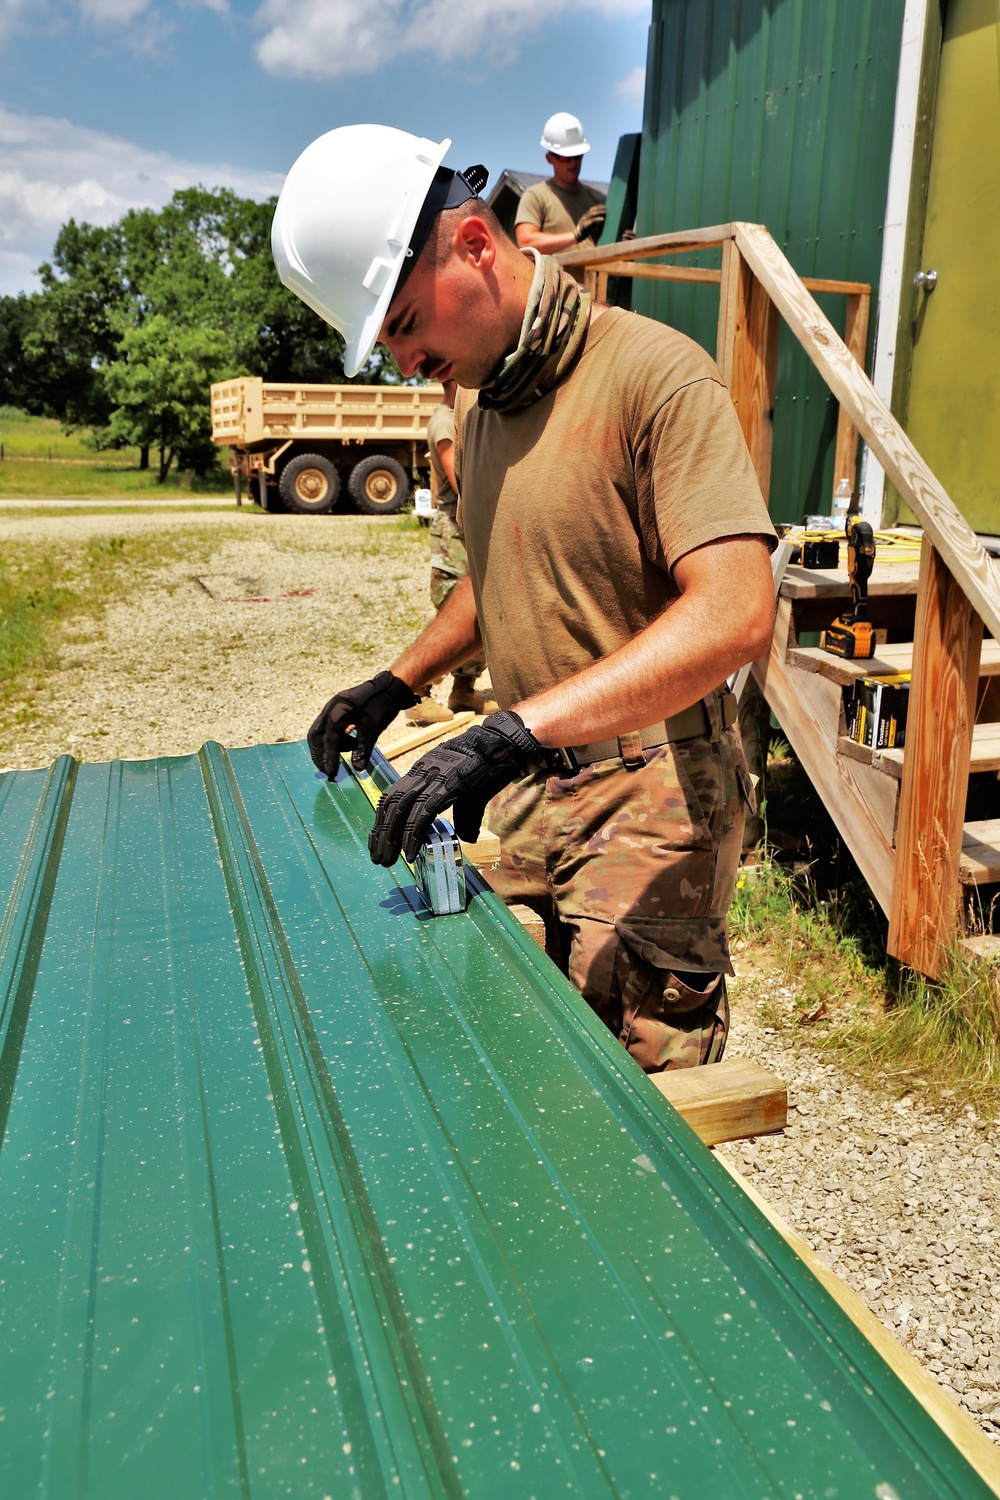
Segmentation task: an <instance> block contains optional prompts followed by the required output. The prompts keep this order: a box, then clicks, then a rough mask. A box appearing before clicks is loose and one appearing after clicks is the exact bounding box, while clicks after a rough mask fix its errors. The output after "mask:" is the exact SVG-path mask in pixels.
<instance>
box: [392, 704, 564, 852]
mask: <svg viewBox="0 0 1000 1500" xmlns="http://www.w3.org/2000/svg"><path fill="white" fill-rule="evenodd" d="M549 754H551V752H549V751H546V750H545V749H544V748H543V746H541V745H540V744H539V743H538V741H537V740H536V739H535V737H534V735H533V734H531V733H530V732H529V731H528V730H527V729H525V727H524V724H523V722H522V721H521V719H520V718H519V717H518V715H517V714H512V713H508V712H507V711H506V710H505V709H501V710H500V712H499V713H495V714H490V716H489V718H487V719H484V720H483V722H482V723H481V724H474V725H473V726H472V728H471V729H467V730H466V731H465V733H464V734H459V735H456V736H455V738H454V739H453V740H449V741H448V742H447V744H444V745H439V746H437V748H436V749H434V750H429V751H428V753H427V754H426V755H424V756H422V757H421V758H420V760H418V761H417V763H416V765H415V766H413V768H412V769H411V770H409V771H407V773H406V775H405V776H401V777H400V779H399V780H398V781H397V782H396V784H395V786H392V787H390V788H389V790H388V791H387V792H384V793H383V795H382V800H381V802H380V803H379V805H378V810H377V812H376V814H375V826H374V828H373V829H372V831H371V835H370V837H369V839H368V852H369V853H370V854H371V857H372V861H373V863H374V864H376V865H385V866H386V867H387V868H388V866H389V865H394V864H395V863H396V860H397V859H398V858H399V851H400V849H402V851H403V853H404V854H405V855H406V858H407V859H408V860H411V861H412V860H413V859H415V858H416V855H417V851H418V849H419V848H420V846H421V844H422V843H423V842H424V840H425V839H426V837H427V835H428V833H429V832H430V826H431V824H432V823H433V822H434V819H435V818H436V817H437V815H438V813H440V812H443V811H444V809H445V808H446V807H451V809H452V812H453V816H454V819H455V832H456V833H457V834H458V836H459V838H460V839H464V840H465V841H466V842H467V843H474V842H475V840H476V839H477V838H478V836H479V826H480V824H481V823H482V821H483V813H484V812H485V811H486V804H487V802H489V800H490V798H491V797H495V796H496V794H497V792H500V791H502V790H503V788H504V787H505V786H508V785H509V784H510V782H512V781H516V779H517V778H518V777H519V776H525V775H527V773H528V772H529V771H530V770H531V769H532V767H533V766H537V765H541V764H543V763H544V762H545V760H546V757H547V756H548V755H549Z"/></svg>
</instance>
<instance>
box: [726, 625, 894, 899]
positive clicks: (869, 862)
mask: <svg viewBox="0 0 1000 1500" xmlns="http://www.w3.org/2000/svg"><path fill="white" fill-rule="evenodd" d="M791 611H792V604H791V601H790V600H789V599H785V598H781V599H779V601H778V613H777V618H776V620H775V625H774V633H773V635H772V638H771V649H770V652H769V654H768V656H767V658H766V660H765V659H762V660H761V661H757V662H755V663H754V667H753V672H754V678H755V679H756V681H757V684H758V686H759V687H760V690H761V692H762V693H763V694H764V697H765V698H766V699H767V702H768V704H769V705H770V707H771V708H772V709H773V710H774V713H775V716H776V717H777V720H778V722H779V724H780V725H781V728H782V732H783V733H784V734H785V735H786V736H787V738H788V741H789V743H790V744H791V746H792V749H793V750H794V751H795V754H796V755H797V756H798V758H799V760H800V762H801V764H802V766H803V768H804V770H805V772H806V774H807V775H808V776H809V778H810V780H811V781H812V783H813V786H814V787H815V788H816V790H817V792H818V793H819V795H820V797H821V798H822V799H823V805H824V806H825V807H826V809H827V811H828V812H829V814H830V816H831V817H832V819H833V821H834V823H835V824H836V825H837V828H838V830H839V832H840V834H841V836H842V838H843V839H844V842H845V843H846V844H847V847H848V849H850V851H851V854H852V855H853V857H854V859H855V861H856V862H857V865H858V868H859V869H860V871H861V873H862V875H863V876H864V878H865V879H866V880H867V882H868V884H869V886H870V887H871V890H872V894H873V895H874V897H875V899H876V900H877V901H878V903H879V905H880V906H881V908H882V910H883V911H885V912H888V910H889V905H890V902H891V899H892V879H893V866H894V862H895V855H894V851H893V836H894V833H895V824H896V811H897V805H898V800H899V782H898V781H896V780H895V778H894V777H891V776H886V775H885V774H884V773H883V772H882V771H879V770H876V769H875V768H874V767H872V766H869V765H864V764H863V763H862V762H860V761H855V760H849V759H847V758H846V757H845V756H842V755H840V754H838V751H837V740H838V737H839V734H840V730H841V718H842V706H843V694H842V689H841V688H840V687H839V686H838V685H837V684H836V683H834V682H831V681H830V680H829V679H828V678H826V677H822V676H820V675H819V674H818V673H812V672H802V671H800V670H798V669H796V668H795V667H792V666H790V665H789V664H788V663H787V662H786V659H785V657H786V650H787V644H788V642H789V639H790V638H791V640H792V641H794V633H793V626H792V617H791Z"/></svg>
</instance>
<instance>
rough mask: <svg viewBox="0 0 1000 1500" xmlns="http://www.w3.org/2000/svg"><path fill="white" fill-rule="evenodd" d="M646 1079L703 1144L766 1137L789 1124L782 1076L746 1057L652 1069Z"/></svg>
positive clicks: (786, 1091)
mask: <svg viewBox="0 0 1000 1500" xmlns="http://www.w3.org/2000/svg"><path fill="white" fill-rule="evenodd" d="M650 1082H651V1083H653V1084H655V1085H656V1087H657V1088H658V1089H659V1091H660V1093H661V1094H662V1095H663V1096H664V1098H666V1099H669V1100H670V1102H671V1104H672V1105H673V1106H674V1109H676V1111H677V1113H678V1114H679V1115H680V1116H681V1118H682V1119H684V1120H686V1121H687V1123H688V1124H689V1125H690V1126H691V1129H692V1130H693V1131H694V1132H695V1133H696V1134H697V1135H699V1136H700V1137H701V1139H702V1140H703V1141H704V1142H705V1144H706V1146H716V1145H718V1144H719V1143H720V1142H721V1141H739V1140H746V1139H747V1138H748V1137H749V1136H753V1135H768V1134H769V1133H770V1132H771V1131H774V1130H784V1128H785V1125H786V1124H787V1123H788V1089H787V1087H786V1085H785V1083H784V1080H783V1079H781V1078H779V1077H778V1075H777V1074H776V1073H769V1072H768V1070H767V1069H766V1068H762V1067H760V1065H759V1064H758V1063H755V1062H751V1061H750V1060H749V1059H748V1058H745V1057H734V1058H729V1059H726V1060H725V1061H723V1062H720V1063H712V1064H711V1065H710V1066H709V1067H705V1068H673V1069H671V1070H670V1071H669V1072H667V1073H651V1074H650Z"/></svg>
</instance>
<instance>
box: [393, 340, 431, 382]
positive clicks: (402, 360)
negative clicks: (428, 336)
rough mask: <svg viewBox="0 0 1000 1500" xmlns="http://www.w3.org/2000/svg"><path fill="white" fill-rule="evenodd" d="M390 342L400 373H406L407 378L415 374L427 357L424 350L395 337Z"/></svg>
mask: <svg viewBox="0 0 1000 1500" xmlns="http://www.w3.org/2000/svg"><path fill="white" fill-rule="evenodd" d="M388 343H389V350H390V353H391V354H392V357H393V359H394V360H395V361H396V363H397V365H398V366H399V372H400V374H401V375H404V376H405V377H406V378H407V379H409V378H410V376H411V375H415V374H416V373H417V371H418V370H419V369H420V366H421V365H422V364H423V362H424V360H425V359H426V358H427V355H426V354H425V353H424V351H423V350H422V349H418V348H416V347H415V346H413V345H406V344H403V343H400V342H399V341H398V340H395V339H392V340H389V341H388Z"/></svg>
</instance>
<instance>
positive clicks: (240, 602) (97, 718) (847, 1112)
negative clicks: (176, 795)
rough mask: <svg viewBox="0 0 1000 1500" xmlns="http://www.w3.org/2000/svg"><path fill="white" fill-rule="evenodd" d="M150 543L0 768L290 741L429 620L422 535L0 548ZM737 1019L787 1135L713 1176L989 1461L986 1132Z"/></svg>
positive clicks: (992, 1417)
mask: <svg viewBox="0 0 1000 1500" xmlns="http://www.w3.org/2000/svg"><path fill="white" fill-rule="evenodd" d="M165 526H169V527H170V528H171V529H172V530H173V529H175V528H178V527H184V528H186V531H185V541H186V543H187V542H188V541H189V543H190V545H189V547H187V546H186V550H185V556H184V559H183V560H181V561H176V562H171V563H169V564H167V565H166V566H165V567H164V568H163V569H162V571H161V572H160V573H158V574H157V575H156V576H155V577H153V578H152V579H151V580H150V581H149V582H148V584H147V585H146V586H145V587H143V588H142V589H141V590H139V591H137V592H136V593H135V594H133V595H132V596H130V597H128V598H127V599H124V600H122V601H121V602H119V603H117V604H115V605H114V606H113V607H112V608H111V609H110V610H109V611H108V612H107V614H106V616H105V619H104V621H103V623H102V624H101V626H100V627H99V628H97V629H96V630H95V629H94V628H92V627H88V628H86V629H84V628H80V629H77V630H75V631H74V632H72V633H71V634H70V635H69V637H68V638H67V640H66V642H65V645H64V648H63V650H62V653H61V659H60V662H59V665H58V667H57V668H56V669H55V670H54V671H52V672H51V673H50V674H49V675H48V677H47V679H46V680H45V683H44V685H43V688H42V690H41V691H40V692H39V694H38V695H37V699H36V701H35V702H34V703H33V704H32V705H31V706H30V707H28V708H25V709H24V710H23V711H22V714H21V717H20V719H19V722H18V725H17V728H16V729H8V731H6V732H5V735H4V737H3V739H2V740H0V766H10V767H29V766H42V765H47V764H49V762H50V761H51V760H52V759H53V758H54V757H55V756H56V755H57V754H59V753H60V752H62V751H67V750H68V751H71V752H72V753H74V754H76V755H77V756H79V757H80V758H81V759H83V760H108V759H118V758H142V757H147V756H156V755H166V754H181V753H188V752H191V751H194V750H197V749H198V748H199V746H200V745H201V744H202V743H203V742H204V741H205V740H206V739H217V740H219V741H221V742H222V743H223V744H227V745H246V744H253V743H259V742H262V741H275V740H281V739H290V740H292V739H299V738H301V737H302V736H303V735H304V733H305V730H306V728H307V727H308V725H309V723H310V721H311V719H312V718H313V716H314V715H315V713H316V711H317V710H318V708H319V707H320V706H321V705H322V703H323V702H324V701H325V700H326V698H327V697H329V696H330V694H331V693H332V692H333V691H334V690H335V689H336V688H337V687H339V686H342V685H345V684H346V683H348V682H355V681H359V680H360V679H362V678H364V677H366V676H369V675H370V674H371V673H372V672H374V671H376V670H378V669H379V668H380V667H381V666H384V665H386V664H387V663H388V662H389V661H390V660H391V659H392V658H393V656H394V655H395V654H397V653H398V651H399V650H400V649H401V648H402V647H403V646H404V645H405V644H406V642H407V641H408V640H409V639H411V638H412V636H413V635H414V634H415V632H416V630H417V628H418V627H419V625H420V623H421V622H422V621H423V620H424V619H426V618H428V617H429V613H430V609H429V605H428V602H427V548H428V543H427V534H426V532H417V531H406V530H401V529H400V528H399V526H398V525H397V523H396V522H395V521H393V520H375V521H372V520H368V519H365V518H360V517H349V516H345V517H332V518H330V517H315V518H313V517H308V518H307V517H280V516H270V517H248V516H240V515H238V514H236V513H235V512H234V513H231V514H219V515H217V516H213V517H212V519H211V520H210V521H209V520H208V518H206V517H205V516H201V517H198V516H192V515H182V514H180V513H179V512H178V513H177V514H171V515H169V516H166V515H164V514H159V515H156V514H150V515H120V516H113V517H108V516H84V515H67V516H65V517H61V518H59V519H54V520H52V519H50V520H42V519H31V518H29V517H26V516H25V517H20V516H17V517H16V518H15V517H14V516H13V515H12V514H11V513H10V512H7V513H5V514H3V515H0V536H2V537H3V538H4V539H6V540H8V541H10V542H11V543H13V542H15V541H16V540H17V539H18V538H25V539H30V540H33V541H37V540H48V541H49V542H51V544H52V545H54V546H55V545H59V546H65V545H74V544H76V545H79V544H81V543H82V542H84V541H85V540H86V539H87V538H89V537H92V536H109V537H110V536H118V537H122V536H124V537H126V539H127V538H128V536H129V535H131V534H133V533H135V532H136V531H138V530H139V529H141V528H150V527H161V528H162V527H165ZM394 732H395V733H401V732H404V726H403V725H402V723H399V725H398V728H395V731H394ZM393 737H394V735H393ZM758 968H759V965H758ZM760 982H761V981H760V977H759V974H758V977H757V983H758V984H759V983H760ZM763 982H764V983H765V984H766V983H768V982H772V983H773V981H768V980H767V978H766V959H765V978H764V981H763ZM754 993H759V991H757V992H754ZM733 998H734V1012H735V1023H734V1033H733V1042H732V1050H734V1051H738V1052H740V1053H742V1054H744V1055H748V1056H751V1057H753V1058H755V1059H756V1060H758V1061H759V1062H761V1063H763V1064H764V1065H765V1066H768V1067H771V1068H773V1069H774V1070H775V1071H776V1072H778V1073H780V1074H781V1075H782V1076H783V1077H784V1078H785V1079H786V1080H787V1081H788V1086H789V1096H790V1101H791V1115H790V1123H789V1127H788V1129H787V1130H786V1131H785V1133H784V1134H783V1135H779V1136H770V1137H762V1138H761V1139H759V1140H757V1141H753V1142H747V1143H740V1144H736V1145H734V1146H731V1147H728V1148H725V1149H726V1154H727V1156H728V1157H729V1159H730V1160H731V1161H732V1162H733V1163H734V1165H736V1166H737V1168H738V1169H739V1170H740V1171H742V1172H744V1173H745V1174H748V1175H749V1176H750V1177H751V1178H752V1180H753V1182H754V1183H755V1185H756V1186H757V1187H758V1188H759V1189H760V1190H761V1191H762V1192H763V1194H764V1196H765V1197H766V1198H768V1199H769V1200H770V1201H771V1203H772V1204H773V1205H774V1207H775V1208H776V1209H777V1210H778V1212H779V1213H780V1214H781V1215H782V1216H783V1217H784V1218H786V1219H787V1220H788V1221H789V1222H790V1223H791V1224H792V1225H793V1227H795V1228H796V1229H797V1230H798V1231H799V1232H800V1233H801V1234H802V1235H803V1236H804V1237H805V1238H806V1239H807V1240H808V1241H809V1243H810V1244H811V1245H812V1246H813V1248H814V1249H816V1250H817V1251H818V1252H819V1253H820V1255H821V1256H822V1257H823V1258H824V1259H826V1260H827V1262H828V1263H829V1264H830V1265H831V1266H833V1267H834V1268H835V1269H836V1270H837V1271H838V1272H839V1274H840V1275H841V1276H843V1277H844V1279H845V1280H847V1281H848V1282H849V1283H850V1284H851V1286H852V1287H853V1288H854V1290H855V1291H856V1292H857V1293H858V1294H859V1296H860V1297H861V1298H862V1299H863V1300H864V1301H865V1302H866V1303H867V1304H868V1306H869V1307H870V1308H871V1309H872V1310H873V1312H874V1313H875V1314H876V1316H878V1317H879V1318H880V1319H881V1320H882V1322H883V1323H884V1324H885V1325H886V1326H887V1327H888V1328H889V1329H891V1331H892V1332H893V1333H894V1334H895V1335H896V1336H897V1337H898V1338H899V1339H900V1340H901V1341H902V1342H903V1343H904V1344H905V1345H906V1347H907V1348H909V1349H910V1350H911V1352H912V1353H913V1354H915V1355H916V1357H917V1358H918V1359H920V1360H921V1361H922V1362H923V1363H924V1364H925V1365H926V1366H927V1368H928V1369H930V1370H931V1371H932V1372H933V1373H934V1374H935V1375H936V1376H937V1378H938V1379H939V1380H940V1381H941V1382H942V1384H944V1385H945V1387H946V1388H947V1389H948V1390H950V1392H951V1393H952V1394H953V1395H954V1397H955V1399H956V1400H959V1401H960V1402H961V1403H962V1404H963V1405H964V1406H965V1407H966V1408H967V1409H968V1411H969V1412H970V1413H972V1414H973V1415H974V1416H975V1417H976V1419H977V1420H978V1421H979V1422H980V1423H981V1425H982V1426H983V1428H984V1429H985V1431H987V1432H988V1433H989V1434H990V1436H991V1437H993V1438H994V1439H995V1440H1000V1349H998V1333H1000V1258H998V1218H997V1209H998V1197H1000V1188H998V1183H1000V1150H998V1141H997V1133H996V1130H995V1128H994V1127H993V1126H989V1125H987V1123H986V1122H985V1121H983V1120H981V1119H977V1118H976V1117H975V1115H974V1113H973V1112H972V1111H971V1110H969V1109H963V1108H961V1106H960V1104H959V1103H958V1102H956V1104H955V1108H954V1109H953V1110H951V1111H950V1112H948V1113H942V1112H941V1111H935V1110H932V1109H930V1108H928V1107H927V1106H926V1105H925V1104H923V1103H922V1102H921V1101H920V1100H919V1099H918V1098H903V1099H894V1098H892V1097H890V1094H889V1092H888V1091H887V1090H886V1089H885V1088H882V1087H878V1086H871V1085H866V1084H863V1083H861V1082H859V1081H857V1080H856V1079H855V1078H853V1077H852V1076H851V1075H849V1074H848V1073H847V1072H846V1071H845V1070H844V1069H843V1068H842V1067H841V1066H840V1064H839V1063H838V1061H837V1060H836V1056H835V1055H834V1054H829V1053H826V1054H821V1053H817V1052H816V1051H815V1050H814V1049H812V1048H810V1047H809V1046H808V1045H807V1044H804V1043H803V1042H801V1041H800V1040H799V1038H798V1034H797V1033H795V1032H794V1031H793V1030H791V1029H790V1030H789V1031H787V1032H785V1031H780V1030H779V1031H773V1030H771V1031H767V1030H765V1029H764V1028H763V1027H761V1026H760V1025H759V1023H758V1021H757V1018H756V1003H755V1000H754V999H752V998H751V994H750V990H749V988H748V987H747V986H744V987H743V988H742V989H741V986H740V983H739V980H737V983H736V984H735V986H734V997H733Z"/></svg>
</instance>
